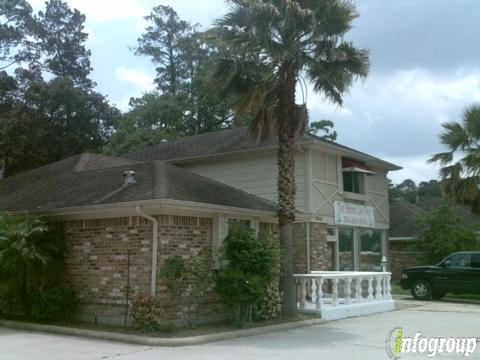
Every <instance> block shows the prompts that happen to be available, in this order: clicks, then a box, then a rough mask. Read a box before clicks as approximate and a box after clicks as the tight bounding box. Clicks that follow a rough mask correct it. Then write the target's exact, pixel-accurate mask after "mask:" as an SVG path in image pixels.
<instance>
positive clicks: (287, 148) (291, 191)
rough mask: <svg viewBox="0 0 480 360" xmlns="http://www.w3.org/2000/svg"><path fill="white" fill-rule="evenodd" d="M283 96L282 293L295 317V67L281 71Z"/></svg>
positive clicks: (280, 164)
mask: <svg viewBox="0 0 480 360" xmlns="http://www.w3.org/2000/svg"><path fill="white" fill-rule="evenodd" d="M280 81H281V82H282V85H281V92H280V94H279V105H278V114H277V116H278V157H277V161H278V163H277V165H278V183H277V188H278V205H279V209H278V218H279V223H280V243H281V245H282V248H283V251H284V257H283V262H282V278H281V289H282V291H283V302H282V310H283V312H284V314H287V315H291V314H294V313H295V312H296V310H297V305H296V298H295V284H294V279H293V222H294V221H295V193H296V186H295V134H296V119H295V84H296V71H295V68H294V65H293V64H289V63H286V64H284V65H282V67H281V68H280Z"/></svg>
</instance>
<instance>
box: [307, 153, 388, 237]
mask: <svg viewBox="0 0 480 360" xmlns="http://www.w3.org/2000/svg"><path fill="white" fill-rule="evenodd" d="M340 164H341V158H340V157H339V156H337V155H333V154H326V153H321V152H318V151H312V152H311V168H312V195H311V198H312V200H311V201H312V212H313V213H314V214H316V215H318V216H321V217H322V218H324V219H325V221H326V222H328V223H332V224H333V217H334V214H333V202H334V201H344V200H346V199H347V200H348V199H353V200H357V201H361V202H363V203H364V204H365V205H368V206H372V207H373V208H374V209H375V226H376V227H378V228H388V222H389V214H388V184H387V176H386V175H387V174H386V172H385V171H381V170H376V169H374V171H375V172H376V173H375V175H371V176H366V181H365V194H364V195H356V194H355V195H349V194H344V193H343V192H342V187H343V184H342V182H343V178H342V171H341V169H339V166H341V165H340Z"/></svg>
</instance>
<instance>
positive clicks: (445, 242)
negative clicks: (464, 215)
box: [413, 206, 480, 264]
mask: <svg viewBox="0 0 480 360" xmlns="http://www.w3.org/2000/svg"><path fill="white" fill-rule="evenodd" d="M418 221H419V222H420V223H421V224H423V225H425V226H426V230H425V231H424V232H423V233H422V234H421V235H420V236H419V237H418V238H417V241H416V242H415V244H414V245H413V246H414V249H415V250H416V251H419V252H421V253H422V254H423V255H422V256H423V259H421V260H422V261H426V262H428V263H432V264H434V263H437V262H439V261H440V260H442V259H443V258H444V257H446V256H447V255H450V254H452V253H454V252H456V251H466V250H470V251H471V250H479V249H480V241H479V239H478V236H477V234H476V233H475V231H476V230H478V229H473V228H472V227H471V226H469V225H467V224H466V223H465V222H464V221H463V220H462V219H461V218H459V217H458V216H456V215H455V213H454V212H453V211H452V208H451V207H449V206H442V207H440V208H438V209H435V210H433V211H431V212H429V213H427V214H424V215H422V216H420V217H419V218H418Z"/></svg>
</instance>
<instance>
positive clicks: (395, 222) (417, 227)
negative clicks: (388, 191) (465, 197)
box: [389, 196, 480, 238]
mask: <svg viewBox="0 0 480 360" xmlns="http://www.w3.org/2000/svg"><path fill="white" fill-rule="evenodd" d="M446 205H448V206H451V207H452V210H453V213H454V214H455V215H456V216H458V217H460V218H462V219H463V220H464V221H465V223H466V224H468V225H469V226H472V227H473V228H474V229H477V230H480V218H479V217H478V216H477V215H475V214H473V213H472V212H471V211H470V209H469V208H468V207H465V206H461V205H457V204H454V203H452V202H451V201H450V200H449V199H447V198H444V197H440V196H438V197H434V198H431V199H425V200H422V201H420V202H419V203H418V204H411V203H409V202H408V201H405V200H395V201H393V202H391V203H390V231H389V236H390V237H391V238H414V237H416V236H418V235H420V234H421V233H422V232H423V231H424V230H425V229H426V228H427V227H426V226H425V225H422V224H420V223H419V222H418V221H417V220H416V218H417V217H418V216H421V215H422V214H426V213H428V212H430V211H432V210H435V209H438V208H440V207H442V206H446Z"/></svg>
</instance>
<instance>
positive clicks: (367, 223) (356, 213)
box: [333, 201, 375, 228]
mask: <svg viewBox="0 0 480 360" xmlns="http://www.w3.org/2000/svg"><path fill="white" fill-rule="evenodd" d="M333 209H334V213H335V224H337V225H348V226H358V227H368V228H372V227H374V225H375V219H374V212H375V210H374V209H373V207H371V206H364V205H357V204H351V203H346V202H342V201H334V203H333Z"/></svg>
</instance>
